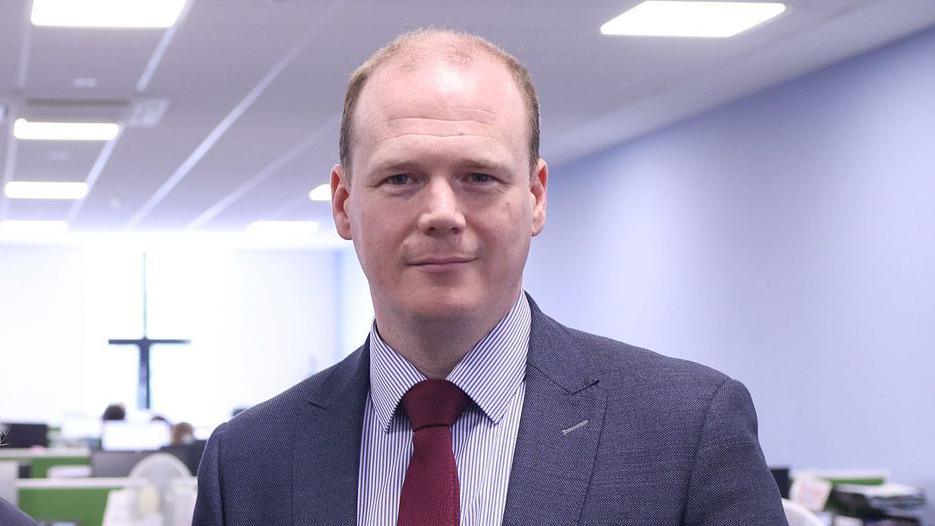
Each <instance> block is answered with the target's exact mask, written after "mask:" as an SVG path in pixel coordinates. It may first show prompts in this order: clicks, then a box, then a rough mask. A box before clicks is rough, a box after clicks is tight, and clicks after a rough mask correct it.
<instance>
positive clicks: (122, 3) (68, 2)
mask: <svg viewBox="0 0 935 526" xmlns="http://www.w3.org/2000/svg"><path fill="white" fill-rule="evenodd" d="M185 1H186V0H33V2H32V15H31V17H30V20H32V23H33V25H37V26H59V27H110V28H166V27H170V26H172V25H173V24H175V22H176V20H178V18H179V15H180V14H181V13H182V8H184V7H185Z"/></svg>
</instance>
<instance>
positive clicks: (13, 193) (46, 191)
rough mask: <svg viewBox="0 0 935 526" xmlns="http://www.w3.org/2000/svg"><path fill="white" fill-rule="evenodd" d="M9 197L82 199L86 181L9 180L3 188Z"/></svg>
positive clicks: (85, 189) (85, 192) (86, 186)
mask: <svg viewBox="0 0 935 526" xmlns="http://www.w3.org/2000/svg"><path fill="white" fill-rule="evenodd" d="M3 193H4V194H6V196H7V197H9V198H10V199H70V200H75V199H83V198H84V196H86V195H88V185H87V184H86V183H58V182H46V181H10V182H9V183H7V184H6V186H5V187H4V188H3Z"/></svg>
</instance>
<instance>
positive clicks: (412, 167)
mask: <svg viewBox="0 0 935 526" xmlns="http://www.w3.org/2000/svg"><path fill="white" fill-rule="evenodd" d="M456 166H457V167H458V168H459V169H460V170H479V171H497V172H502V171H508V170H509V168H508V166H507V165H506V164H505V163H503V162H497V161H494V160H492V159H484V158H469V159H465V160H463V161H460V162H458V163H457V164H456ZM373 171H374V172H377V173H386V172H421V171H422V169H421V168H420V163H419V161H417V160H406V159H388V160H386V161H382V162H379V163H378V164H376V165H375V166H374V167H373Z"/></svg>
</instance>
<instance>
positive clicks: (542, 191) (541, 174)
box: [529, 159, 549, 236]
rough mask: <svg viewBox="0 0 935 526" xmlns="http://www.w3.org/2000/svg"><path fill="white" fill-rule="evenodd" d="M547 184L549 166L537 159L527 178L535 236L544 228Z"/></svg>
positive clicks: (533, 233)
mask: <svg viewBox="0 0 935 526" xmlns="http://www.w3.org/2000/svg"><path fill="white" fill-rule="evenodd" d="M548 184H549V166H548V165H547V164H545V161H544V160H542V159H539V162H538V163H536V169H535V171H534V172H533V173H532V176H531V177H530V178H529V194H530V197H531V199H532V200H533V203H532V235H533V236H537V235H539V232H542V229H543V228H545V204H546V198H547V192H546V188H547V187H548Z"/></svg>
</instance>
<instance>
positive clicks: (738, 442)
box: [682, 379, 786, 526]
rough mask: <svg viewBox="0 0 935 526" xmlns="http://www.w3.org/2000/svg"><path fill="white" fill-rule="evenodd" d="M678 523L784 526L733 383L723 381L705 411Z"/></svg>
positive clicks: (748, 410)
mask: <svg viewBox="0 0 935 526" xmlns="http://www.w3.org/2000/svg"><path fill="white" fill-rule="evenodd" d="M682 522H683V524H685V525H686V526H720V525H728V524H730V525H734V524H756V525H758V526H786V519H785V515H784V513H783V511H782V501H781V499H780V496H779V489H778V488H777V486H776V481H775V480H774V479H773V477H772V475H771V474H770V471H769V468H768V467H767V465H766V460H765V459H764V457H763V452H762V451H761V450H760V444H759V440H758V439H757V421H756V410H755V409H754V408H753V400H752V399H751V398H750V393H749V392H748V391H747V389H746V388H745V387H744V386H743V384H741V383H740V382H737V381H735V380H731V379H727V380H725V381H724V383H722V384H721V386H720V387H719V388H718V389H717V391H716V392H715V393H714V396H713V397H712V398H711V402H710V404H709V406H708V409H707V414H706V416H705V419H704V423H703V424H702V429H701V436H700V438H699V441H698V446H697V449H696V451H695V462H694V466H693V468H692V474H691V477H690V480H689V485H688V497H687V501H686V506H685V516H684V520H683V521H682Z"/></svg>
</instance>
